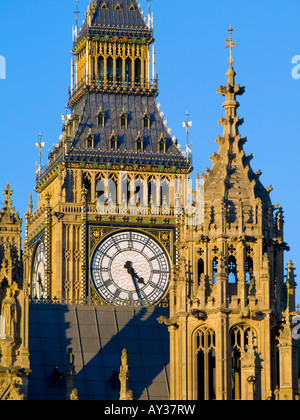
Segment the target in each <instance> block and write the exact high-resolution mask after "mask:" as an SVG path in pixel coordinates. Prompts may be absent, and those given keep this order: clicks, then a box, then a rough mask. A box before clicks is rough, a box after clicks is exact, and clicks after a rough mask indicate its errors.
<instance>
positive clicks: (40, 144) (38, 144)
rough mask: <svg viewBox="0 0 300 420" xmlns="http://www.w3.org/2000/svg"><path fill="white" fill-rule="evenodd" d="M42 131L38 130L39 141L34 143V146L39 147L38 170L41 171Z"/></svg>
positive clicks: (43, 145)
mask: <svg viewBox="0 0 300 420" xmlns="http://www.w3.org/2000/svg"><path fill="white" fill-rule="evenodd" d="M42 137H43V136H42V133H41V132H40V134H39V140H40V141H39V142H38V143H35V145H36V147H37V148H38V149H39V151H40V166H39V171H41V169H42V149H43V148H44V147H45V143H44V142H42Z"/></svg>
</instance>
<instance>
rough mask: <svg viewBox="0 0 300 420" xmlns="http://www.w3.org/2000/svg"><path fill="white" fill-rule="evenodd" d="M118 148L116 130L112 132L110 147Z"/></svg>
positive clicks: (111, 148)
mask: <svg viewBox="0 0 300 420" xmlns="http://www.w3.org/2000/svg"><path fill="white" fill-rule="evenodd" d="M117 148H118V138H117V137H116V135H115V132H114V131H113V132H112V135H111V137H110V139H109V149H110V150H117Z"/></svg>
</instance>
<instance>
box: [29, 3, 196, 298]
mask: <svg viewBox="0 0 300 420" xmlns="http://www.w3.org/2000/svg"><path fill="white" fill-rule="evenodd" d="M77 32H78V31H77V29H76V30H75V34H74V44H73V51H72V52H73V58H72V77H71V88H70V92H69V93H70V97H69V109H70V113H69V114H68V115H65V116H64V117H63V119H64V122H63V133H62V135H61V137H60V140H59V144H58V145H56V146H55V147H54V149H53V151H51V152H50V153H49V162H48V164H47V165H46V167H44V168H40V170H39V171H38V173H37V184H36V191H37V192H38V193H39V200H38V206H37V209H36V210H35V212H34V213H33V214H31V213H30V212H29V213H28V214H27V232H28V235H27V245H26V246H27V249H28V253H29V255H30V260H29V264H28V265H27V266H26V278H27V279H28V281H29V283H30V284H31V297H32V298H33V299H38V300H40V299H44V300H50V301H51V300H53V299H57V300H58V301H59V302H62V301H64V302H77V303H80V302H82V303H85V302H87V301H89V302H91V301H94V302H99V301H100V300H101V298H103V297H104V300H106V301H107V299H108V301H109V302H116V300H117V299H118V298H119V297H120V294H121V296H123V297H122V298H121V301H122V303H124V301H131V300H132V299H133V300H135V299H134V298H133V295H135V298H136V300H137V301H139V300H140V298H141V296H140V297H139V298H138V297H137V295H138V294H139V293H137V292H136V289H137V288H136V287H133V284H132V285H131V286H130V289H132V290H129V291H126V292H125V290H127V289H126V288H124V289H123V291H121V289H119V288H118V289H116V288H115V287H114V285H112V284H111V283H110V281H109V279H108V278H107V274H106V275H104V277H105V280H103V279H102V280H103V282H104V283H105V282H106V284H105V286H104V287H103V289H105V290H103V293H99V291H100V290H99V288H100V286H99V284H100V283H99V282H100V279H99V278H98V277H97V275H96V270H97V268H95V272H94V274H93V267H94V262H95V251H96V250H97V249H98V247H99V244H101V243H102V242H103V240H104V238H107V237H109V236H110V235H111V234H114V233H116V232H121V231H124V229H125V230H126V229H127V230H126V234H125V236H124V237H123V239H122V238H121V236H118V237H114V240H117V241H118V240H121V239H122V240H125V241H128V242H130V241H131V240H132V239H130V238H131V232H134V235H135V238H136V239H137V240H138V241H139V240H141V241H145V244H146V242H147V241H148V239H149V238H150V237H151V238H152V239H153V240H154V242H153V244H154V243H156V242H157V243H158V245H159V247H160V246H162V247H163V248H164V250H165V251H166V252H167V254H168V255H167V256H166V261H167V260H168V264H167V265H169V264H172V263H173V258H174V242H175V227H176V216H175V212H174V207H175V200H174V197H175V194H174V190H175V189H176V186H179V185H183V188H184V181H185V179H186V178H188V176H189V173H190V171H191V165H190V162H189V160H188V159H186V157H184V156H183V154H182V153H181V152H180V150H179V149H178V147H177V144H176V142H175V141H174V140H173V139H172V138H171V136H170V133H169V131H168V130H167V127H166V124H165V122H164V121H163V118H162V115H161V114H160V112H159V107H158V106H157V104H156V102H155V98H156V96H157V95H158V87H157V76H156V74H155V58H154V46H153V43H154V39H153V31H152V28H151V26H150V25H149V24H148V25H147V24H146V21H145V19H144V18H143V16H142V13H141V11H140V7H139V5H138V3H137V1H136V0H124V1H122V2H118V1H116V0H110V1H106V2H105V1H91V2H90V5H89V7H88V10H87V13H86V20H85V22H84V24H83V26H82V28H81V30H80V32H79V33H77ZM178 188H179V189H180V187H178ZM141 231H144V233H146V236H143V237H140V238H138V237H137V236H136V235H138V233H139V232H141ZM145 244H144V245H145ZM151 244H152V243H151ZM117 248H118V247H117ZM118 249H119V250H120V248H118ZM158 253H159V252H158ZM124 258H125V255H124ZM129 262H131V261H129ZM125 263H126V261H124V262H122V264H123V267H121V268H122V270H123V271H124V264H125ZM147 267H148V266H147ZM126 270H127V276H128V274H129V279H128V282H131V283H134V282H135V281H134V282H132V279H131V276H132V273H133V271H134V270H135V267H133V271H130V270H132V268H130V267H129V265H127V268H125V271H126ZM168 270H169V268H167V266H166V268H165V274H164V275H165V276H166V278H165V280H164V284H165V286H167V284H168V275H169V274H168ZM130 273H131V274H130ZM125 274H126V273H125ZM145 275H146V276H148V274H147V273H145ZM149 275H150V274H149ZM148 277H149V276H148ZM148 277H147V278H148ZM101 278H102V277H101ZM102 280H101V282H102ZM151 284H152V286H151V287H149V288H148V290H147V292H145V296H144V300H147V299H148V298H149V293H150V294H151V295H153V298H154V300H153V303H154V302H155V303H157V297H154V295H155V293H154V292H155V289H156V286H155V284H156V283H155V282H152V283H151ZM107 285H108V286H107ZM165 286H163V289H164V291H166V290H167V288H166V287H165ZM151 288H152V289H151ZM130 292H133V294H132V293H130ZM142 294H143V291H142ZM158 295H160V296H161V293H158ZM142 300H143V299H142Z"/></svg>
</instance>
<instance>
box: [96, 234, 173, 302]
mask: <svg viewBox="0 0 300 420" xmlns="http://www.w3.org/2000/svg"><path fill="white" fill-rule="evenodd" d="M169 275H170V263H169V258H168V256H167V254H166V252H165V251H164V249H163V248H162V247H161V246H160V245H159V244H158V243H157V242H156V241H155V240H154V239H152V238H150V237H149V236H148V235H145V234H144V233H140V232H135V231H126V232H118V233H115V234H113V235H111V236H109V237H108V238H107V239H105V240H104V241H103V242H102V243H101V244H100V246H99V247H98V249H97V250H96V252H95V254H94V258H93V261H92V277H93V281H94V284H95V287H96V289H97V291H98V292H99V294H100V295H101V296H102V298H103V299H105V300H106V301H107V302H109V303H112V304H114V305H126V304H129V305H137V306H150V305H154V304H155V303H157V302H158V301H159V300H160V299H161V298H162V297H163V296H164V295H165V293H166V292H167V290H168V285H169Z"/></svg>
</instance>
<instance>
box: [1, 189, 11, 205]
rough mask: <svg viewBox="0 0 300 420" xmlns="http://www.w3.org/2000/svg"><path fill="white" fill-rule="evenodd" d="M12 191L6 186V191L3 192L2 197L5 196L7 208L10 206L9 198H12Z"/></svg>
mask: <svg viewBox="0 0 300 420" xmlns="http://www.w3.org/2000/svg"><path fill="white" fill-rule="evenodd" d="M12 193H13V192H12V190H11V189H10V185H9V184H7V185H6V190H4V192H3V195H5V203H7V204H8V205H9V206H11V205H12V201H11V196H12Z"/></svg>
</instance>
